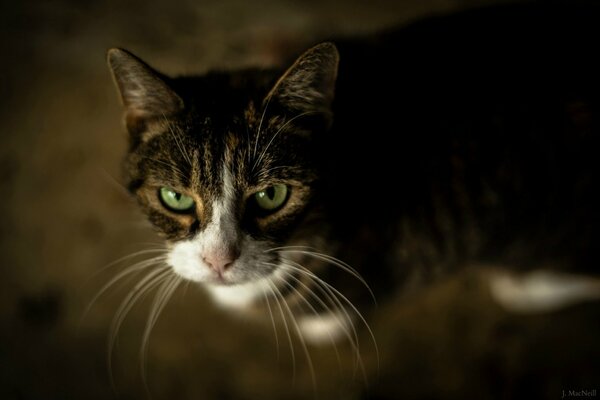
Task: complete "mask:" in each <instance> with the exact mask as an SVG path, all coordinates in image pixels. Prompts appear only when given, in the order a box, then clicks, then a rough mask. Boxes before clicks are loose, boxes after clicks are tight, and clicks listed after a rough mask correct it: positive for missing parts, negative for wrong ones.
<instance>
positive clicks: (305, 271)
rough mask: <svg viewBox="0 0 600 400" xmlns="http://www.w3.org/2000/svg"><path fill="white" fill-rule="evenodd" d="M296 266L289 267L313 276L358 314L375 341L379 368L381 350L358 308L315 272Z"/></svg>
mask: <svg viewBox="0 0 600 400" xmlns="http://www.w3.org/2000/svg"><path fill="white" fill-rule="evenodd" d="M286 261H288V262H290V260H286ZM292 262H293V261H292ZM294 264H295V265H296V267H294V266H292V265H288V267H290V268H293V269H294V270H296V271H298V272H300V273H303V274H306V275H309V276H311V277H312V278H313V279H314V281H315V282H316V283H318V284H319V285H322V286H323V288H324V289H326V290H327V291H331V292H333V293H332V294H335V297H337V298H339V299H340V300H343V301H344V303H346V304H347V305H348V306H349V307H350V308H351V309H352V311H353V312H354V313H355V314H356V316H357V317H358V318H359V319H360V320H361V322H362V323H363V324H364V326H365V328H366V329H367V331H368V332H369V335H370V336H371V340H372V341H373V346H374V348H375V353H376V357H377V364H378V366H379V348H378V346H377V340H376V339H375V334H374V333H373V330H372V329H371V326H370V325H369V324H368V322H367V320H366V319H365V317H363V315H362V313H361V312H360V311H358V309H357V308H356V306H355V305H354V304H353V303H352V302H351V301H350V300H349V299H348V298H347V297H346V296H345V295H344V294H342V293H341V292H340V291H339V290H337V289H336V288H335V287H334V286H332V285H331V284H329V283H327V282H326V281H324V280H323V279H321V278H319V277H318V276H317V275H315V274H314V273H313V272H311V271H309V270H308V269H307V268H305V267H303V266H302V265H300V264H298V263H294Z"/></svg>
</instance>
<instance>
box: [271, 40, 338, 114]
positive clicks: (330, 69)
mask: <svg viewBox="0 0 600 400" xmlns="http://www.w3.org/2000/svg"><path fill="white" fill-rule="evenodd" d="M338 64H339V53H338V51H337V48H336V47H335V45H334V44H333V43H331V42H325V43H321V44H318V45H316V46H314V47H312V48H311V49H309V50H307V51H306V52H305V53H304V54H302V55H301V56H300V57H299V58H298V59H297V60H296V62H294V64H293V65H292V66H291V67H290V68H288V70H287V71H286V72H285V73H284V74H283V75H282V77H281V78H280V79H279V80H278V81H277V83H276V84H275V86H274V87H273V89H271V91H270V92H269V94H268V95H267V97H266V99H265V103H266V102H267V101H269V102H272V101H273V100H275V101H277V102H278V103H279V105H281V106H282V107H284V108H285V109H287V110H288V111H291V112H292V113H293V114H296V115H299V114H300V113H307V114H323V115H324V116H326V117H327V119H329V117H330V116H331V103H332V102H333V96H334V91H335V81H336V78H337V71H338Z"/></svg>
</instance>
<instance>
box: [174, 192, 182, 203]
mask: <svg viewBox="0 0 600 400" xmlns="http://www.w3.org/2000/svg"><path fill="white" fill-rule="evenodd" d="M173 197H174V198H175V200H177V201H179V200H181V193H177V192H173Z"/></svg>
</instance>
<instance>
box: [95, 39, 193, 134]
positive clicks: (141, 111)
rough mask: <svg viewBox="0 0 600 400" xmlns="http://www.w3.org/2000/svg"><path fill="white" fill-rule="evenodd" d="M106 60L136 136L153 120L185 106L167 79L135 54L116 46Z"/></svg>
mask: <svg viewBox="0 0 600 400" xmlns="http://www.w3.org/2000/svg"><path fill="white" fill-rule="evenodd" d="M106 59H107V62H108V66H109V68H110V70H111V72H112V75H113V79H114V81H115V84H116V86H117V88H118V90H119V94H120V95H121V101H122V103H123V106H124V107H125V122H126V124H127V130H128V131H129V132H130V133H131V134H132V135H135V134H140V133H142V132H143V131H144V130H145V129H146V125H147V123H148V122H149V121H151V120H156V119H158V118H165V117H168V116H170V115H173V114H176V113H177V112H179V111H181V110H182V109H183V100H182V99H181V97H179V96H178V95H177V93H175V92H174V91H173V89H171V88H170V87H169V85H168V84H167V82H166V81H165V78H164V77H162V75H161V74H160V73H158V72H157V71H155V70H154V69H152V68H151V67H150V66H149V65H148V64H146V63H145V62H143V61H142V60H140V59H139V58H137V57H136V56H134V55H133V54H131V53H129V52H128V51H126V50H123V49H118V48H112V49H110V50H108V52H107V54H106Z"/></svg>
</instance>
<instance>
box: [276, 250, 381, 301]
mask: <svg viewBox="0 0 600 400" xmlns="http://www.w3.org/2000/svg"><path fill="white" fill-rule="evenodd" d="M270 250H271V251H276V252H278V253H298V254H304V255H307V256H309V257H314V258H316V259H318V260H321V261H325V262H327V263H328V264H330V265H334V266H336V267H338V268H340V269H342V270H343V271H346V272H347V273H349V274H350V275H352V276H353V277H355V278H356V279H358V280H359V281H360V283H362V284H363V286H364V287H365V288H367V290H368V291H369V294H370V295H371V297H372V298H373V301H374V302H375V304H377V299H376V298H375V294H374V293H373V290H372V289H371V287H370V286H369V284H368V283H367V281H365V279H364V278H363V277H362V276H361V275H360V274H359V273H358V271H356V269H354V268H352V267H351V266H350V265H349V264H347V263H345V262H344V261H342V260H340V259H338V258H335V257H333V256H330V255H327V254H323V253H318V252H315V251H309V250H300V249H293V248H289V247H288V248H275V249H270Z"/></svg>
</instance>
